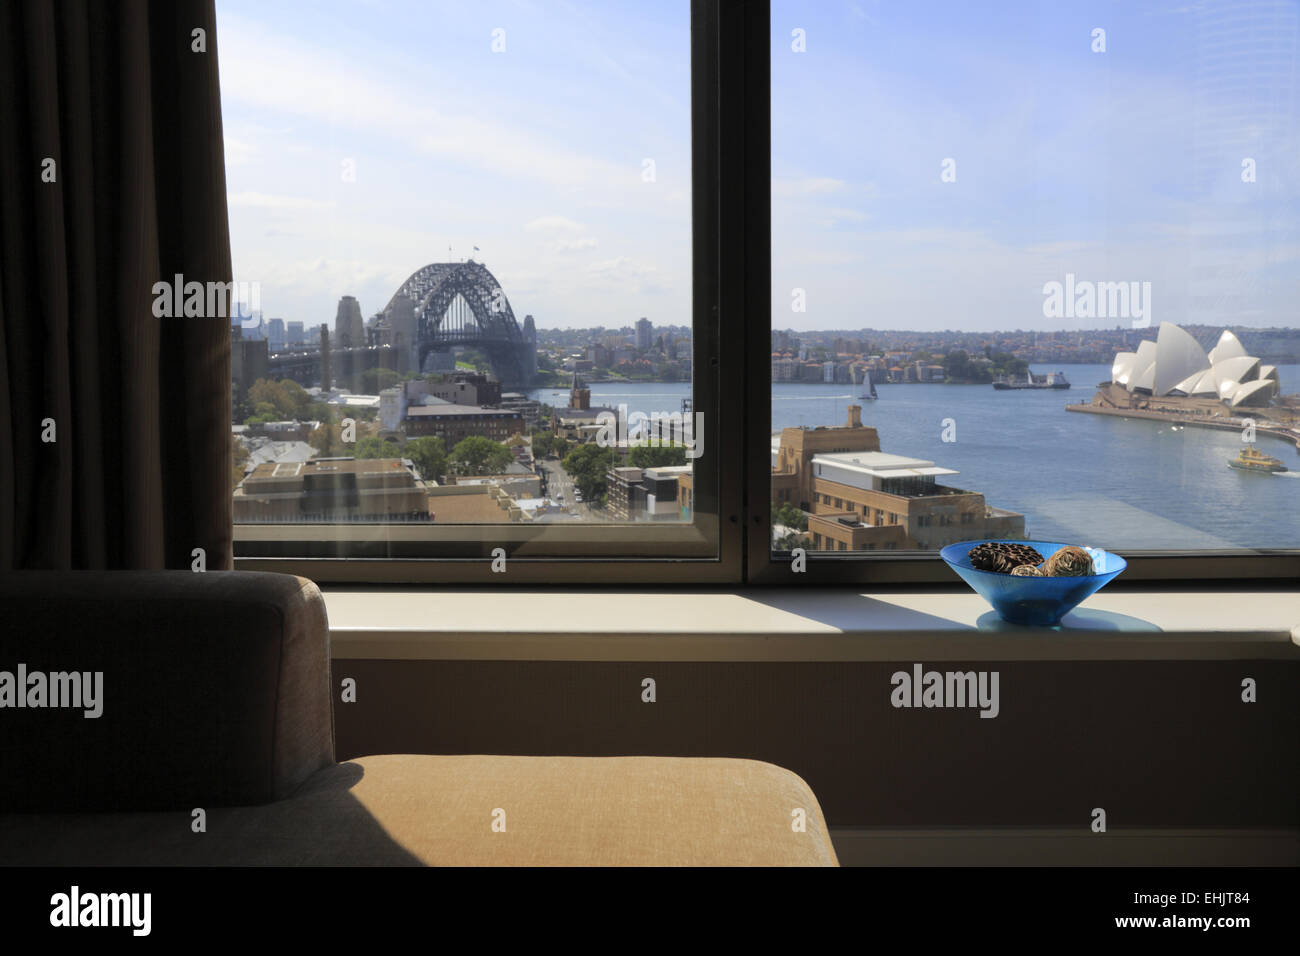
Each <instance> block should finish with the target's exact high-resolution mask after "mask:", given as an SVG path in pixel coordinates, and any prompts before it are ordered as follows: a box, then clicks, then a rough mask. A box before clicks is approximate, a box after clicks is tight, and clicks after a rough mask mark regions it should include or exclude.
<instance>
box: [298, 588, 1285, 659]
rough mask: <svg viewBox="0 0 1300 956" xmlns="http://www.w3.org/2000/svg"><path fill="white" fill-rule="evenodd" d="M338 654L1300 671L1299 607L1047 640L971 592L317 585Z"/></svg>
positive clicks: (1101, 620) (1150, 622)
mask: <svg viewBox="0 0 1300 956" xmlns="http://www.w3.org/2000/svg"><path fill="white" fill-rule="evenodd" d="M322 591H323V593H324V595H325V603H326V607H327V609H328V612H329V621H330V635H331V641H332V646H333V649H332V654H333V656H334V657H335V658H338V659H377V660H576V661H620V660H665V661H855V660H857V661H871V660H897V659H904V658H906V659H908V660H934V661H940V660H972V661H973V660H1153V659H1154V660H1159V659H1167V660H1230V659H1261V658H1273V659H1300V592H1297V591H1284V590H1280V589H1278V590H1271V591H1233V590H1231V589H1229V588H1226V587H1225V588H1224V589H1223V590H1215V591H1211V592H1197V593H1188V592H1177V591H1162V590H1159V589H1152V590H1143V591H1114V592H1109V593H1108V592H1104V591H1103V592H1100V593H1098V594H1095V595H1093V596H1092V597H1091V598H1089V599H1088V600H1087V601H1085V602H1084V604H1083V605H1082V606H1080V607H1079V608H1077V609H1076V610H1075V611H1074V612H1072V614H1071V615H1069V616H1067V618H1066V619H1065V621H1064V625H1065V626H1063V627H1061V628H1057V629H1047V628H1022V627H1015V626H1013V625H1006V624H1002V623H1001V622H1000V621H997V620H996V618H995V616H994V615H993V613H992V611H991V610H990V608H989V606H988V605H987V604H986V603H985V602H984V600H983V599H982V598H980V597H979V596H978V595H977V594H974V593H973V592H964V591H938V590H935V591H909V592H905V593H885V592H879V593H877V592H868V593H854V592H852V591H846V590H842V589H841V590H824V591H820V590H775V589H773V590H752V591H736V592H726V591H719V592H697V591H676V592H675V591H672V590H667V589H660V590H654V591H632V590H627V591H585V592H584V591H578V590H571V589H564V590H556V589H550V590H525V589H520V590H501V591H496V590H486V589H485V590H438V589H433V588H430V589H419V590H415V589H384V588H355V587H345V586H334V587H331V586H326V587H323V588H322Z"/></svg>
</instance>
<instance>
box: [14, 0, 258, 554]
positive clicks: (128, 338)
mask: <svg viewBox="0 0 1300 956" xmlns="http://www.w3.org/2000/svg"><path fill="white" fill-rule="evenodd" d="M196 30H201V31H203V33H202V42H203V45H204V49H203V50H202V51H198V50H196V49H195V47H196V45H197V41H196V39H195V32H194V31H196ZM51 161H52V162H51ZM225 196H226V189H225V165H224V156H223V146H222V132H221V100H220V92H219V86H218V73H217V48H216V14H215V9H214V6H213V0H155V2H147V0H119V2H114V3H101V2H97V0H57V2H55V0H11V2H6V3H2V4H0V569H5V570H8V569H18V568H56V569H73V568H88V569H101V568H103V569H107V568H140V569H152V568H189V567H191V564H192V561H193V557H192V555H193V553H194V550H195V549H196V548H201V549H203V552H204V555H205V563H206V567H207V568H208V569H209V570H224V569H228V568H230V567H231V566H232V521H231V518H232V510H231V468H230V458H231V438H230V324H229V318H228V315H226V314H214V315H205V316H203V317H174V318H159V317H157V316H155V314H154V307H153V306H154V285H155V283H158V282H165V283H168V285H169V286H170V284H171V283H172V281H173V278H174V277H175V276H176V275H182V276H183V277H184V279H185V281H187V282H188V281H198V282H201V283H208V282H220V283H228V282H230V280H231V278H232V275H231V260H230V239H229V228H228V223H227V216H226V198H225ZM50 439H52V440H50Z"/></svg>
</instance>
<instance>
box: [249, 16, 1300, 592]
mask: <svg viewBox="0 0 1300 956" xmlns="http://www.w3.org/2000/svg"><path fill="white" fill-rule="evenodd" d="M690 21H691V40H690V44H691V164H692V202H691V205H692V243H693V264H692V274H693V279H692V322H693V341H694V353H693V359H694V361H693V369H694V373H693V403H694V404H693V408H694V410H695V411H700V412H703V413H704V414H705V423H706V434H707V438H706V442H707V443H708V444H706V449H707V448H711V449H712V450H713V452H712V454H706V455H705V456H704V457H702V458H701V459H699V460H697V465H698V464H699V462H703V461H705V460H706V459H707V460H708V462H709V466H710V469H711V470H712V471H713V473H714V477H715V478H716V488H717V492H716V496H715V497H714V499H713V500H712V501H710V500H709V497H708V494H707V492H708V491H709V489H708V488H707V487H703V485H704V484H705V483H704V482H701V483H700V485H701V486H697V487H696V489H695V500H696V502H697V503H698V502H701V501H703V503H704V507H702V508H700V509H699V510H700V511H701V512H702V513H704V514H706V515H707V514H713V515H715V516H716V542H717V552H716V555H714V556H712V557H706V558H683V557H680V556H675V555H673V554H671V553H660V554H657V555H656V554H641V555H638V554H629V553H628V546H629V544H632V546H633V547H635V546H636V542H635V540H634V539H633V538H631V537H629V536H627V535H624V536H622V537H621V538H620V537H619V535H618V529H619V528H620V527H621V528H631V529H635V530H636V532H638V533H640V532H643V531H646V530H647V529H650V530H653V529H655V527H656V526H655V525H652V524H645V523H643V524H637V525H616V524H615V525H586V526H584V527H583V528H581V529H575V531H579V532H580V534H581V535H586V536H589V535H590V534H591V533H592V532H593V530H594V531H595V532H596V533H597V534H603V533H607V534H608V535H609V541H608V542H606V543H605V545H604V547H603V553H601V554H599V555H598V556H592V555H591V554H580V553H573V556H565V555H564V554H563V553H562V551H563V549H555V551H556V553H552V554H547V555H538V556H530V555H529V554H528V553H527V552H528V549H527V547H526V546H525V547H520V548H519V549H518V556H514V555H513V554H511V555H510V556H509V557H508V568H509V573H508V574H506V575H499V574H494V573H493V572H492V570H491V564H492V562H491V559H490V548H491V547H498V546H503V545H504V544H505V543H507V542H506V541H505V540H504V539H505V538H507V537H508V536H509V535H508V533H509V532H511V531H516V532H517V531H518V526H514V525H478V526H476V525H448V526H446V527H447V528H448V529H450V530H449V534H451V535H453V536H454V537H455V539H456V544H457V545H458V548H459V552H460V553H458V554H455V553H453V554H450V555H449V556H445V557H426V558H400V557H399V558H390V557H370V558H366V557H344V558H337V557H303V556H301V555H292V554H284V555H280V556H272V555H262V556H252V555H248V554H243V555H241V554H239V553H238V545H239V539H238V535H237V536H236V549H237V554H236V558H235V566H236V567H237V568H238V569H240V570H257V571H280V572H287V573H295V574H302V575H304V576H306V577H309V578H311V579H313V580H315V581H319V582H321V583H335V584H359V585H362V584H435V583H436V584H461V585H500V584H506V583H508V584H510V585H525V586H527V585H542V584H555V585H581V586H583V587H591V586H607V585H610V586H624V587H626V586H638V585H673V586H675V587H717V586H760V587H768V586H780V587H827V586H833V587H867V586H870V587H875V586H941V587H953V588H961V587H963V585H962V584H961V582H960V581H959V580H958V579H957V577H956V576H955V575H954V574H953V573H952V571H951V570H950V569H949V568H948V567H947V565H945V564H944V563H943V561H942V560H941V559H940V558H939V557H938V555H937V554H934V553H933V552H902V551H892V550H891V551H889V552H888V554H887V555H886V554H885V553H883V552H872V553H861V554H858V553H852V552H817V551H809V552H808V553H807V555H806V570H804V571H802V572H796V571H794V570H793V563H792V560H791V554H790V553H789V552H774V551H773V550H772V548H771V531H772V529H771V505H772V484H771V461H770V457H771V437H770V436H771V408H772V402H771V387H772V382H771V366H770V353H771V349H770V333H771V315H772V287H771V275H772V245H771V239H772V195H771V181H772V176H771V169H772V163H771V148H772V129H771V46H772V24H771V4H770V2H769V0H692V3H691V14H690ZM724 170H725V171H726V174H725V175H724V174H723V171H724ZM710 422H712V425H709V423H710ZM736 423H739V424H738V427H733V426H735V425H736ZM723 463H727V465H726V466H724V465H723ZM736 465H739V467H736ZM703 470H706V469H702V471H703ZM710 508H712V510H710ZM244 527H253V526H244ZM257 527H279V528H292V527H294V526H288V525H280V526H257ZM551 527H552V528H554V527H557V526H551ZM670 527H671V526H669V525H664V526H662V527H661V529H660V530H662V529H663V528H670ZM678 527H679V528H680V526H678ZM602 529H608V531H607V532H605V531H603V530H602ZM548 533H549V534H551V535H554V534H555V532H554V531H550V532H548ZM655 533H657V532H655ZM517 536H518V537H519V538H521V539H526V537H527V536H526V535H517ZM294 546H295V542H293V541H285V542H284V547H283V548H281V550H288V549H290V548H292V547H294ZM570 550H572V549H570ZM508 553H509V552H508ZM1118 553H1119V554H1121V555H1122V556H1123V557H1124V558H1125V559H1126V560H1127V561H1128V563H1129V566H1128V570H1127V571H1126V573H1125V574H1124V575H1122V576H1121V578H1119V579H1118V580H1116V581H1115V582H1113V583H1112V584H1111V588H1116V587H1120V588H1125V587H1134V586H1136V587H1145V586H1149V585H1151V584H1153V583H1157V582H1164V583H1170V584H1176V585H1189V586H1195V585H1196V584H1198V583H1200V582H1205V583H1213V582H1224V581H1236V582H1241V581H1246V580H1251V581H1276V580H1290V581H1292V582H1294V581H1298V580H1300V548H1297V549H1266V550H1258V551H1249V550H1242V551H1188V552H1171V551H1125V550H1120V551H1119V552H1118Z"/></svg>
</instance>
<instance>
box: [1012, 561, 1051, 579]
mask: <svg viewBox="0 0 1300 956" xmlns="http://www.w3.org/2000/svg"><path fill="white" fill-rule="evenodd" d="M1011 573H1012V574H1014V575H1016V577H1021V578H1041V577H1042V576H1043V572H1042V571H1039V570H1038V568H1036V567H1034V566H1033V565H1032V564H1017V565H1016V566H1015V567H1014V568H1012V569H1011Z"/></svg>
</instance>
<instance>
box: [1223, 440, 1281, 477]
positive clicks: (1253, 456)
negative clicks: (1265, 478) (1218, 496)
mask: <svg viewBox="0 0 1300 956" xmlns="http://www.w3.org/2000/svg"><path fill="white" fill-rule="evenodd" d="M1228 467H1229V468H1236V469H1238V470H1239V471H1263V472H1273V471H1286V465H1284V464H1282V461H1281V459H1279V458H1274V457H1273V456H1272V455H1266V454H1264V453H1263V452H1262V451H1260V450H1259V449H1258V448H1256V447H1255V446H1254V445H1248V446H1247V447H1245V448H1243V449H1242V450H1241V454H1240V455H1238V456H1237V457H1236V458H1232V459H1229V461H1228Z"/></svg>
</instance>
